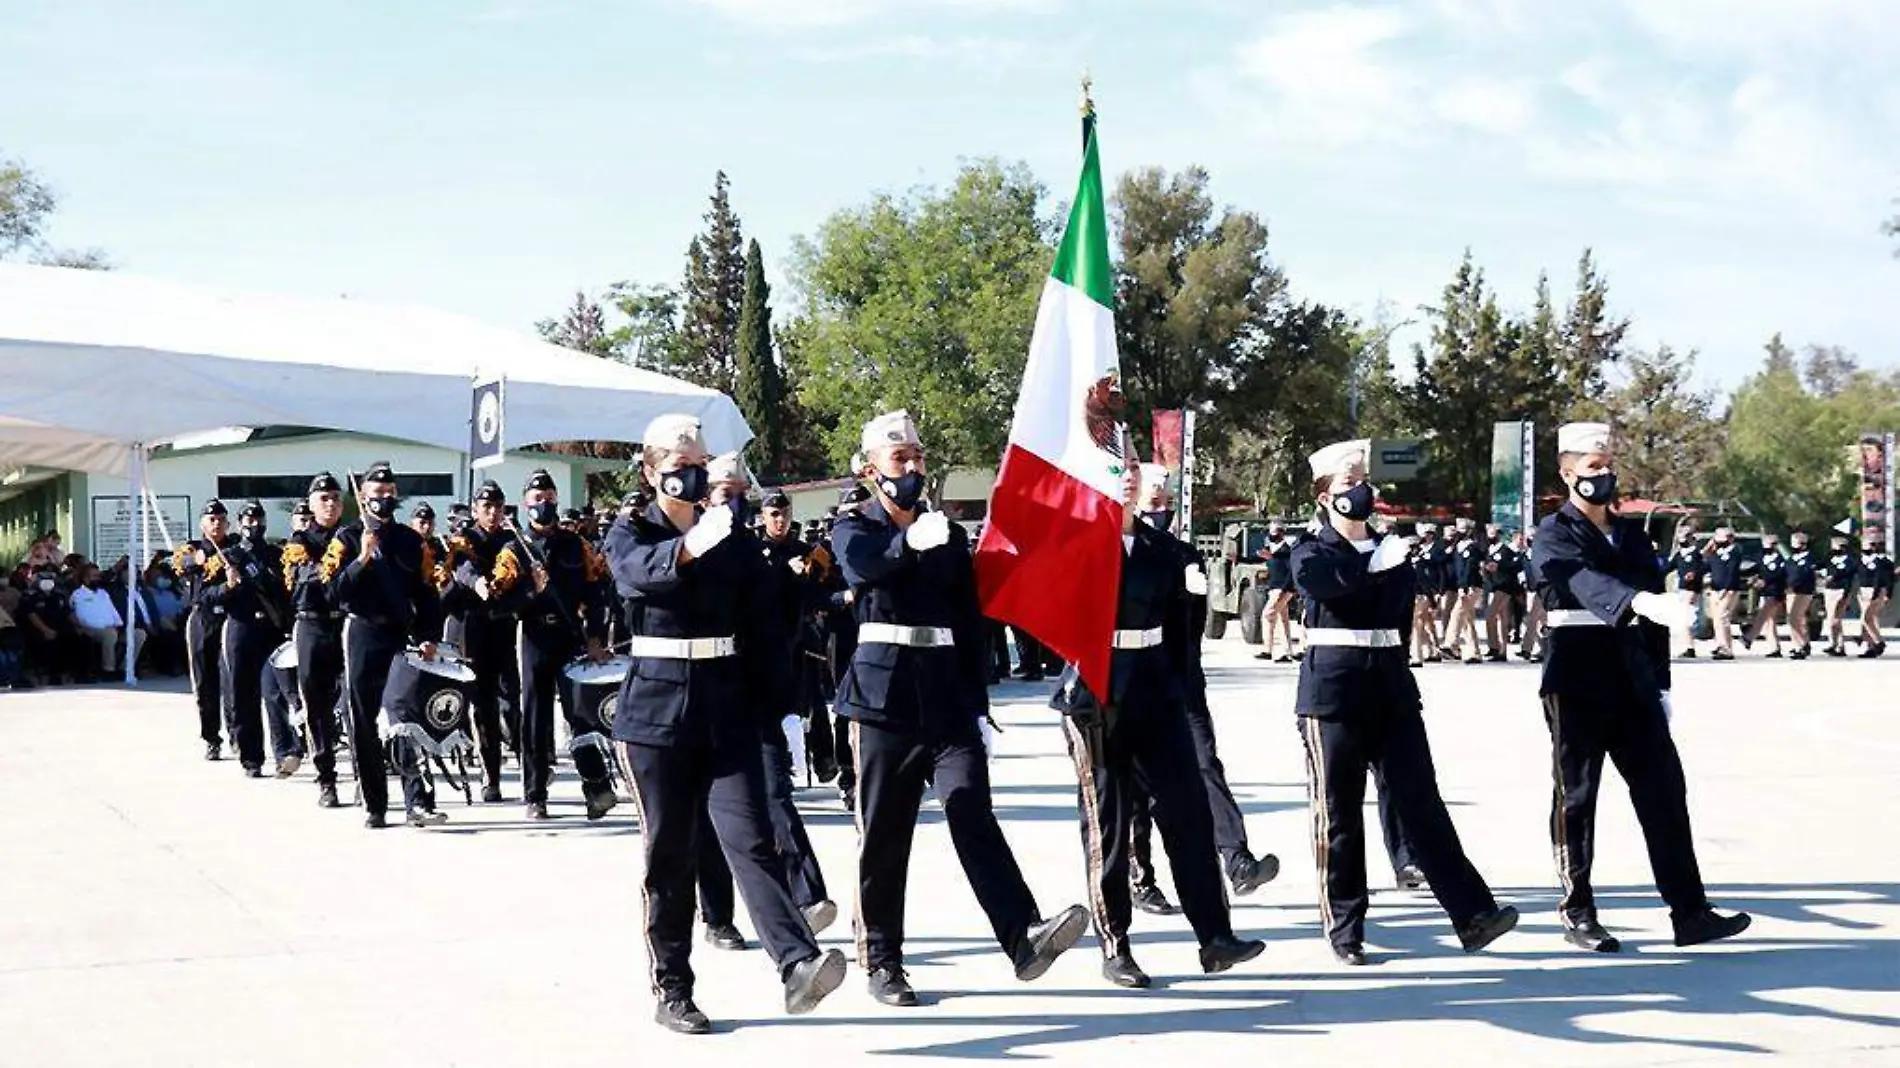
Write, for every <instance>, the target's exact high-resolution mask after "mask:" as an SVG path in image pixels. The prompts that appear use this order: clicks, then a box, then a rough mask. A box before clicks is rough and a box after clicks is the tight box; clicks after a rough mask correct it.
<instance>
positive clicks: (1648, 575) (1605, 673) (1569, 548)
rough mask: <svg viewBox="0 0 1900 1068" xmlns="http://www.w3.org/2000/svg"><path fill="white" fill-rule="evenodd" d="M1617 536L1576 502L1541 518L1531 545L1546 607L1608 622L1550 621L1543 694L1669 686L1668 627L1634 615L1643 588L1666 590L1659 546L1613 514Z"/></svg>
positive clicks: (1647, 690) (1584, 693)
mask: <svg viewBox="0 0 1900 1068" xmlns="http://www.w3.org/2000/svg"><path fill="white" fill-rule="evenodd" d="M1613 526H1614V529H1615V533H1616V538H1615V540H1614V541H1612V540H1611V539H1610V538H1609V537H1608V536H1606V535H1605V534H1604V533H1603V531H1601V530H1599V529H1598V528H1597V525H1596V524H1595V523H1592V522H1590V520H1589V519H1588V518H1587V517H1585V516H1584V514H1583V513H1582V512H1580V511H1578V510H1577V506H1576V505H1575V504H1573V503H1571V502H1568V501H1566V502H1564V506H1563V507H1562V508H1560V509H1558V510H1557V511H1556V512H1555V513H1553V514H1552V515H1549V516H1546V517H1545V519H1544V521H1543V522H1542V523H1540V524H1538V527H1537V541H1536V543H1535V545H1534V546H1533V547H1532V549H1531V553H1532V555H1533V556H1534V557H1535V558H1536V560H1537V568H1538V570H1539V571H1541V572H1542V573H1543V575H1544V583H1545V585H1544V589H1543V591H1542V593H1543V598H1544V607H1545V609H1546V610H1548V611H1549V612H1560V611H1568V610H1577V609H1581V610H1584V611H1588V612H1589V613H1591V614H1592V615H1594V616H1596V617H1597V618H1598V619H1600V620H1602V621H1603V622H1604V623H1606V624H1608V625H1607V626H1602V627H1592V626H1582V627H1563V626H1552V627H1551V628H1550V637H1549V640H1548V642H1547V643H1546V652H1545V656H1544V680H1543V686H1542V689H1541V690H1540V691H1539V692H1540V693H1544V694H1562V695H1564V696H1566V697H1590V696H1597V695H1603V694H1606V693H1614V694H1619V695H1620V694H1621V693H1623V692H1625V691H1623V690H1619V689H1617V688H1616V684H1617V683H1624V684H1626V685H1627V686H1628V687H1630V688H1633V689H1634V690H1635V692H1637V693H1639V694H1643V693H1652V694H1653V693H1655V692H1657V691H1660V690H1667V689H1669V629H1668V628H1667V627H1663V626H1661V625H1659V624H1656V623H1651V622H1650V621H1649V620H1646V619H1643V618H1641V617H1639V616H1637V615H1636V613H1635V611H1634V610H1633V609H1632V607H1631V605H1632V603H1633V602H1634V601H1635V600H1636V595H1637V594H1639V593H1661V592H1663V578H1664V573H1663V569H1662V568H1661V566H1659V565H1658V563H1657V559H1656V547H1655V545H1654V544H1653V543H1652V542H1651V541H1650V540H1649V535H1648V534H1647V533H1645V532H1644V531H1643V527H1642V524H1641V523H1638V522H1636V521H1633V520H1629V521H1625V520H1622V519H1618V520H1615V521H1614V522H1613Z"/></svg>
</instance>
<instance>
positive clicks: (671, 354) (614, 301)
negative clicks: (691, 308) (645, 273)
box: [607, 282, 682, 374]
mask: <svg viewBox="0 0 1900 1068" xmlns="http://www.w3.org/2000/svg"><path fill="white" fill-rule="evenodd" d="M607 302H608V304H610V305H612V307H613V309H614V311H615V312H616V313H618V315H619V317H620V320H621V322H620V325H618V326H616V327H614V328H613V330H612V332H611V334H610V336H611V337H612V339H613V348H614V358H615V359H617V360H620V361H621V362H622V363H628V364H632V365H633V366H635V367H640V368H644V369H646V370H649V371H659V372H661V373H663V374H670V373H672V372H673V370H674V369H676V368H677V367H679V366H680V364H681V362H682V357H681V355H680V349H681V340H680V294H679V290H677V289H674V288H673V287H671V286H663V285H641V284H639V283H637V282H615V283H614V284H613V285H611V286H609V287H608V288H607Z"/></svg>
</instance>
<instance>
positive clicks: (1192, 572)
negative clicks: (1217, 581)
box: [1187, 564, 1207, 597]
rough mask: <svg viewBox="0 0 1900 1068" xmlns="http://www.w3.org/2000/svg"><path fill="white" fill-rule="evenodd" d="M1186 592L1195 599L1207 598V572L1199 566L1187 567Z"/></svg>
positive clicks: (1191, 565) (1190, 565)
mask: <svg viewBox="0 0 1900 1068" xmlns="http://www.w3.org/2000/svg"><path fill="white" fill-rule="evenodd" d="M1187 591H1188V592H1189V593H1191V594H1193V595H1194V596H1196V597H1205V596H1207V572H1205V571H1202V570H1201V565H1199V564H1189V565H1188V566H1187Z"/></svg>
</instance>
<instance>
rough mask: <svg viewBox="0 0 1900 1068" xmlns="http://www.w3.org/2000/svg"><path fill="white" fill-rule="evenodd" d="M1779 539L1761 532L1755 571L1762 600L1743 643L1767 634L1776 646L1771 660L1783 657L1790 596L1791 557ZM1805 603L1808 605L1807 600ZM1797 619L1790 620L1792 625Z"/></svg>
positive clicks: (1750, 642) (1770, 641) (1753, 641)
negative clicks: (1785, 614) (1782, 624)
mask: <svg viewBox="0 0 1900 1068" xmlns="http://www.w3.org/2000/svg"><path fill="white" fill-rule="evenodd" d="M1779 541H1780V539H1778V538H1777V537H1775V535H1773V534H1763V535H1762V536H1761V567H1760V568H1759V569H1758V570H1757V571H1756V573H1755V590H1756V598H1757V600H1758V602H1759V604H1758V606H1757V607H1756V609H1755V620H1754V624H1753V625H1752V626H1751V627H1749V629H1748V637H1747V638H1745V639H1743V644H1746V645H1753V644H1755V643H1756V642H1758V641H1760V640H1761V638H1762V635H1764V634H1766V635H1767V636H1768V644H1769V645H1770V646H1771V647H1772V648H1771V649H1770V651H1769V652H1768V654H1767V655H1768V659H1770V660H1779V659H1781V628H1780V626H1779V624H1780V621H1781V620H1780V617H1781V614H1782V609H1783V607H1784V605H1785V604H1786V602H1787V597H1788V558H1787V557H1786V556H1784V555H1783V554H1782V552H1781V546H1780V544H1779ZM1810 578H1812V576H1810ZM1803 607H1804V608H1805V607H1806V604H1805V602H1804V604H1803ZM1793 622H1794V621H1793V620H1792V619H1790V620H1789V623H1790V624H1791V625H1792V623H1793Z"/></svg>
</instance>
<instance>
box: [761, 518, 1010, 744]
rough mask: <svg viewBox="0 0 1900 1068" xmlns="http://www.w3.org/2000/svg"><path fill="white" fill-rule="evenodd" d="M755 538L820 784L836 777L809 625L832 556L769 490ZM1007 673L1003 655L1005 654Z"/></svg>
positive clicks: (820, 663)
mask: <svg viewBox="0 0 1900 1068" xmlns="http://www.w3.org/2000/svg"><path fill="white" fill-rule="evenodd" d="M759 515H760V519H761V521H762V522H761V526H760V528H759V529H760V536H761V540H762V542H763V552H764V554H765V560H766V562H767V563H769V564H771V565H772V567H773V569H774V571H775V573H777V574H778V576H779V578H780V580H781V581H782V585H783V596H784V613H785V614H784V619H785V624H786V626H787V627H788V628H789V629H790V633H791V636H792V637H791V654H792V675H793V683H792V687H793V695H794V698H795V700H796V704H795V706H794V707H793V709H792V712H793V713H794V714H796V715H798V716H799V717H800V718H801V719H803V720H804V721H805V752H806V753H807V754H808V758H809V760H810V761H811V766H812V775H813V777H814V778H816V779H817V780H818V781H819V782H830V781H832V780H833V779H836V778H837V777H838V761H837V755H836V752H835V751H834V747H833V745H832V737H831V717H830V716H829V715H827V714H826V712H825V700H824V696H823V686H822V685H821V684H820V679H819V676H820V674H821V673H822V672H823V667H824V660H825V653H824V648H823V644H822V642H821V640H820V638H821V631H820V630H819V628H818V627H817V626H816V625H815V623H814V621H815V620H816V619H817V618H818V615H819V613H820V611H821V609H822V604H823V600H824V583H825V581H826V578H827V575H828V574H829V572H830V571H831V570H833V569H834V568H835V565H834V563H833V561H832V559H831V550H829V549H826V548H825V547H823V546H822V545H817V544H813V543H808V542H806V541H804V540H803V539H801V538H800V537H799V536H798V533H797V527H796V526H795V525H794V524H793V522H792V499H791V498H790V497H788V496H786V495H785V494H784V492H782V491H780V490H773V491H772V492H770V493H767V494H766V495H765V498H764V500H762V501H761V502H760V503H759ZM1004 660H1005V668H1007V666H1008V665H1007V660H1008V654H1007V652H1005V654H1004Z"/></svg>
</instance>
